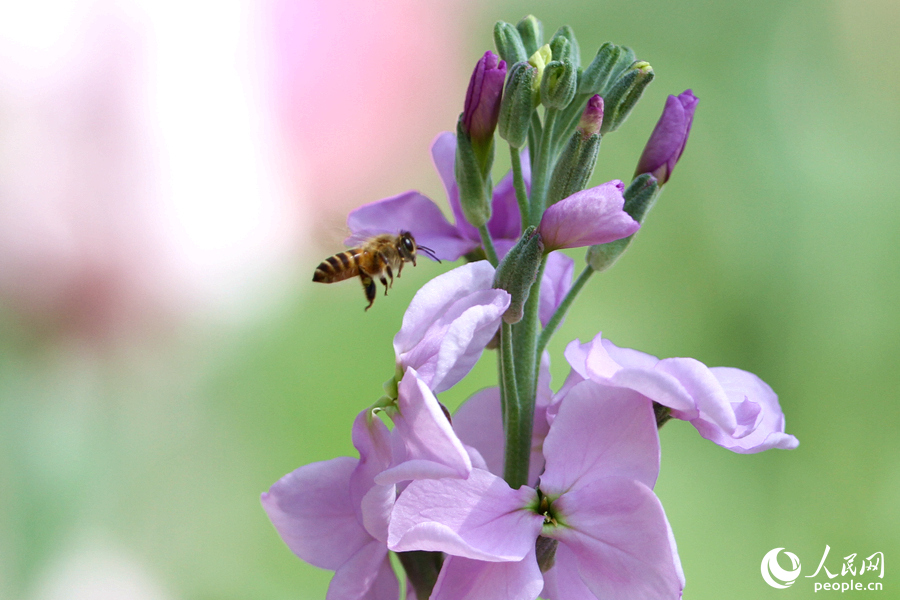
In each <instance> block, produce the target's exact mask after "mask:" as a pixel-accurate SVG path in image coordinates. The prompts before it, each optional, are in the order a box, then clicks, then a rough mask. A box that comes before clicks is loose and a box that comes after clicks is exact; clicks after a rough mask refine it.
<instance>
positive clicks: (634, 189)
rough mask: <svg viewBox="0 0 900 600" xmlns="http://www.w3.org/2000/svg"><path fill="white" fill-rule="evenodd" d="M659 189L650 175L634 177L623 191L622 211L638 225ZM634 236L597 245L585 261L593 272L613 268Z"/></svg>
mask: <svg viewBox="0 0 900 600" xmlns="http://www.w3.org/2000/svg"><path fill="white" fill-rule="evenodd" d="M659 190H660V187H659V185H658V184H657V182H656V178H654V177H653V176H652V175H650V174H646V173H645V174H644V175H641V176H640V177H636V178H635V179H634V181H632V182H631V184H630V185H629V186H628V188H627V189H626V190H625V193H624V196H625V205H624V206H623V210H624V211H625V212H626V213H628V215H629V216H631V218H632V219H634V220H635V221H637V222H638V223H641V222H643V220H644V217H645V216H646V215H647V212H648V211H649V210H650V209H651V208H652V207H653V204H654V203H655V202H656V198H657V197H658V196H659ZM632 239H634V235H633V234H632V235H630V236H628V237H625V238H621V239H618V240H615V241H612V242H609V243H607V244H597V245H595V246H591V247H590V248H588V251H587V255H586V256H585V260H586V262H587V264H589V265H590V266H591V268H592V269H594V270H595V271H605V270H606V269H608V268H610V267H611V266H613V265H614V264H615V263H616V261H617V260H619V257H620V256H622V254H623V253H624V252H625V250H626V249H627V248H628V245H629V244H630V243H631V240H632Z"/></svg>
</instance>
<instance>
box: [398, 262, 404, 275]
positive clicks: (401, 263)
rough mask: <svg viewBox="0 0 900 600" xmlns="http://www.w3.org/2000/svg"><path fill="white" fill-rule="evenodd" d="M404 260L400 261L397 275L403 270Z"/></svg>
mask: <svg viewBox="0 0 900 600" xmlns="http://www.w3.org/2000/svg"><path fill="white" fill-rule="evenodd" d="M404 262H406V261H404V260H401V261H400V266H399V267H398V268H397V277H400V273H402V272H403V263H404Z"/></svg>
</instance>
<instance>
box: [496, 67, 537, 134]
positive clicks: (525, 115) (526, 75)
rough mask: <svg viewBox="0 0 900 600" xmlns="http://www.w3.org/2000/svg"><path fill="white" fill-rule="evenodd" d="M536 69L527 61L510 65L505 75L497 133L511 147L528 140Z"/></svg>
mask: <svg viewBox="0 0 900 600" xmlns="http://www.w3.org/2000/svg"><path fill="white" fill-rule="evenodd" d="M537 74H538V70H537V69H536V68H535V67H533V66H531V65H530V64H529V63H527V62H519V63H516V64H514V65H513V66H512V68H511V69H510V70H509V73H508V74H507V76H506V89H505V90H504V92H503V99H502V100H501V101H500V119H499V121H498V122H497V133H499V134H500V137H501V138H503V139H504V140H506V141H507V142H509V145H510V146H512V147H513V148H522V147H523V146H524V145H525V144H526V143H527V142H528V129H529V127H531V115H532V114H534V80H535V79H536V78H537Z"/></svg>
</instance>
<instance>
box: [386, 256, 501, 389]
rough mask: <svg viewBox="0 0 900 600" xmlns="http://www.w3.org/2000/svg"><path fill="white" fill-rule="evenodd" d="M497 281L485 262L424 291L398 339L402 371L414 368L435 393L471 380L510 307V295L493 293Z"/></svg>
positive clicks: (405, 317)
mask: <svg viewBox="0 0 900 600" xmlns="http://www.w3.org/2000/svg"><path fill="white" fill-rule="evenodd" d="M493 281H494V267H492V266H491V265H490V263H488V262H487V261H485V260H482V261H478V262H474V263H468V264H465V265H462V266H461V267H457V268H455V269H453V270H452V271H448V272H447V273H444V274H443V275H439V276H438V277H435V278H434V279H432V280H431V281H429V282H428V283H426V284H425V285H424V286H422V288H421V289H419V291H418V292H416V295H415V297H414V298H413V299H412V302H410V303H409V307H408V308H407V309H406V313H405V314H404V315H403V325H402V326H401V327H400V331H399V332H398V333H397V335H396V336H394V353H395V354H396V356H397V367H398V370H399V371H400V372H401V373H402V372H404V371H405V370H406V369H407V368H409V367H412V368H413V369H415V370H416V371H417V372H418V376H419V378H420V379H421V380H422V381H423V382H424V383H425V384H426V385H427V386H428V387H429V388H430V389H432V390H434V392H435V393H438V392H442V391H444V390H448V389H450V388H451V387H453V386H454V385H455V384H456V383H457V382H458V381H459V380H460V379H462V378H463V377H465V376H466V374H467V373H468V372H469V371H470V370H471V369H472V367H473V366H474V365H475V363H476V362H477V361H478V358H479V357H480V356H481V353H482V351H483V350H484V347H485V346H486V345H487V343H488V342H489V341H491V339H492V338H493V337H494V334H495V333H496V332H497V328H498V327H499V326H500V319H501V318H502V317H503V313H504V312H505V311H506V309H507V307H509V301H510V296H509V292H507V291H506V290H499V289H493V288H492V285H493Z"/></svg>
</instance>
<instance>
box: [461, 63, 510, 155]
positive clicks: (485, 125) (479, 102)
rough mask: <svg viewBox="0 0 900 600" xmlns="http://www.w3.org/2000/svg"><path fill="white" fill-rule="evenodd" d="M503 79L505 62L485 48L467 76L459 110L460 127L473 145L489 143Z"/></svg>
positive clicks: (497, 110)
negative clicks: (463, 103) (466, 89)
mask: <svg viewBox="0 0 900 600" xmlns="http://www.w3.org/2000/svg"><path fill="white" fill-rule="evenodd" d="M505 79H506V63H505V62H504V61H502V60H499V59H498V57H497V55H496V54H494V53H493V52H491V51H490V50H488V51H487V52H485V53H484V56H482V57H481V59H480V60H479V61H478V63H477V64H476V65H475V70H474V71H473V72H472V77H471V79H469V89H468V91H467V92H466V103H465V108H464V109H463V128H464V129H465V131H466V133H468V134H469V137H470V138H471V139H472V144H474V145H475V146H484V145H486V144H488V143H490V141H491V139H492V138H493V136H494V128H495V127H496V126H497V115H498V114H499V112H500V97H501V95H502V94H503V81H504V80H505Z"/></svg>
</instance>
